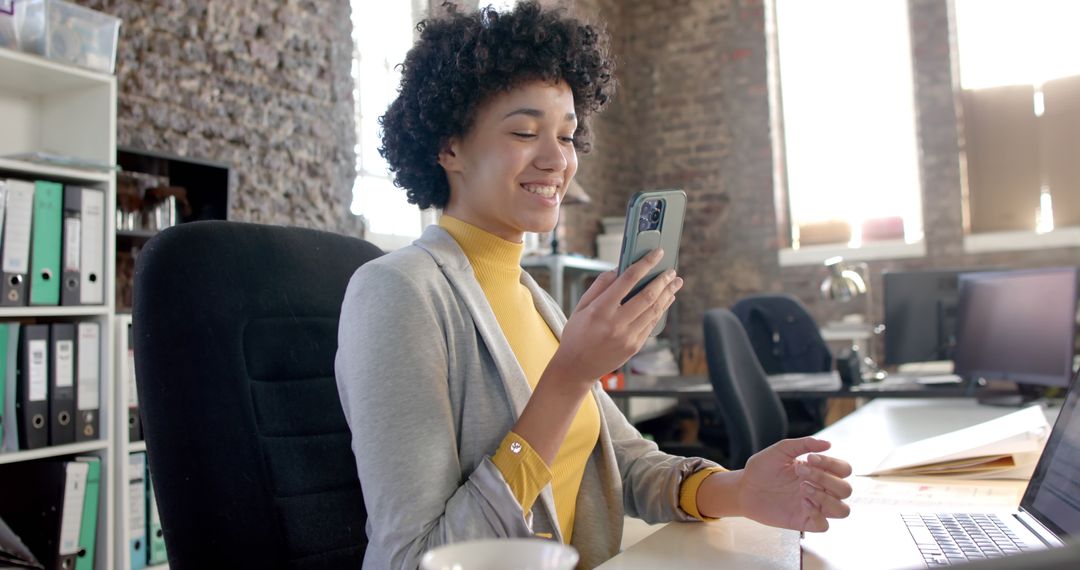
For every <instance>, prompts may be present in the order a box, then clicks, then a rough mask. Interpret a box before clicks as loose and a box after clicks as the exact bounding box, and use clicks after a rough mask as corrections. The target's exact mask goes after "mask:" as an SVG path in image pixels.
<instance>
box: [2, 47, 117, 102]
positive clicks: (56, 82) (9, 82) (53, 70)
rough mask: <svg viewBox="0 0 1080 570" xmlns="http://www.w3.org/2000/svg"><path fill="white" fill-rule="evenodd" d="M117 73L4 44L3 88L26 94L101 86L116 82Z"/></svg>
mask: <svg viewBox="0 0 1080 570" xmlns="http://www.w3.org/2000/svg"><path fill="white" fill-rule="evenodd" d="M113 79H114V78H113V76H112V75H108V74H105V73H95V72H93V71H89V70H86V69H82V68H80V67H75V66H72V65H66V64H63V63H59V62H56V61H53V60H51V59H46V58H44V57H41V56H39V55H34V54H29V53H23V52H19V51H14V50H10V49H6V48H0V89H6V90H9V91H13V92H18V93H23V94H26V95H51V94H55V93H58V92H64V91H72V90H76V89H84V88H87V87H99V86H102V85H109V84H111V83H112V82H113Z"/></svg>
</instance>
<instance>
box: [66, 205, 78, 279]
mask: <svg viewBox="0 0 1080 570" xmlns="http://www.w3.org/2000/svg"><path fill="white" fill-rule="evenodd" d="M64 238H65V239H66V240H67V243H65V244H64V271H78V270H79V263H80V261H81V259H82V258H81V257H80V253H82V252H81V250H80V247H79V241H80V239H81V238H82V220H80V219H79V218H65V219H64Z"/></svg>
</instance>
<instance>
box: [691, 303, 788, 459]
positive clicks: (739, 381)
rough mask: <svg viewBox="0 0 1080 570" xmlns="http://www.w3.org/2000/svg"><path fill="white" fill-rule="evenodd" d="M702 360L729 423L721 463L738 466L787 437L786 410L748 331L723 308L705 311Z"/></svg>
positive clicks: (725, 422) (718, 402)
mask: <svg viewBox="0 0 1080 570" xmlns="http://www.w3.org/2000/svg"><path fill="white" fill-rule="evenodd" d="M705 360H706V362H707V364H708V367H709V381H710V382H712V386H713V391H714V392H715V393H716V400H717V405H718V406H719V407H720V412H721V414H722V415H723V418H724V424H725V426H726V428H727V450H728V453H727V455H728V457H727V460H726V462H725V463H724V466H725V467H727V468H729V469H739V468H742V467H743V466H744V465H745V464H746V460H747V459H749V458H750V456H751V455H753V454H755V453H757V452H758V451H761V450H762V449H765V448H766V447H768V446H770V445H772V444H774V443H776V442H777V441H780V440H781V439H783V438H785V437H787V429H788V424H787V415H786V414H785V413H784V407H783V406H782V405H781V403H780V398H778V397H777V395H776V392H774V391H773V389H772V387H771V386H769V381H768V378H767V376H766V375H765V370H763V369H762V368H761V363H760V362H758V358H757V356H756V355H755V354H754V348H753V347H752V346H751V345H750V339H749V338H748V337H747V335H746V330H745V329H743V326H742V324H741V323H740V322H739V319H738V318H737V317H736V316H735V315H734V314H732V312H731V311H729V310H727V309H723V308H716V309H711V310H709V311H707V312H706V313H705Z"/></svg>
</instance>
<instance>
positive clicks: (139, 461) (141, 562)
mask: <svg viewBox="0 0 1080 570" xmlns="http://www.w3.org/2000/svg"><path fill="white" fill-rule="evenodd" d="M128 508H129V510H128V536H129V537H130V538H131V548H130V549H129V550H130V552H129V556H130V557H131V558H130V561H131V570H139V569H140V568H146V453H143V452H141V451H140V452H136V453H132V454H130V455H128Z"/></svg>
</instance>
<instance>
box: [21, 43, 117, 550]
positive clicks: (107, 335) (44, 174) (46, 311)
mask: <svg viewBox="0 0 1080 570" xmlns="http://www.w3.org/2000/svg"><path fill="white" fill-rule="evenodd" d="M30 152H48V153H51V154H57V155H64V156H69V157H74V158H78V159H82V160H85V161H93V162H99V163H105V164H112V163H113V162H114V161H115V156H116V78H115V77H114V76H112V75H106V74H101V73H94V72H91V71H86V70H83V69H79V68H76V67H71V66H68V65H64V64H61V63H56V62H53V61H50V60H47V59H44V58H42V57H38V56H34V55H28V54H24V53H20V52H16V51H12V50H8V49H3V48H0V155H4V156H6V155H11V154H16V153H30ZM0 178H22V179H26V180H51V181H55V182H61V183H64V184H75V185H81V186H86V187H93V188H98V189H101V190H104V191H105V204H107V205H111V204H115V203H116V179H115V173H113V172H107V171H92V170H82V169H78V168H67V167H56V166H48V165H41V164H37V163H33V162H26V161H20V160H11V159H0ZM113 218H114V214H113V208H111V207H107V208H106V209H105V212H104V219H105V229H106V231H105V232H104V242H105V243H103V244H102V247H103V248H104V260H105V267H104V270H105V272H104V275H105V280H106V281H105V293H104V295H105V299H104V300H105V303H104V304H103V305H98V306H85V307H4V308H0V321H14V320H19V321H24V322H25V321H29V320H33V319H38V320H40V321H42V322H50V321H55V320H71V321H83V322H96V323H98V324H99V325H100V326H101V343H100V344H101V353H100V363H101V369H100V371H99V374H100V378H101V386H100V394H101V399H100V406H101V408H100V412H99V422H100V426H101V430H100V439H98V440H95V441H89V442H81V443H74V444H68V445H60V446H54V447H46V448H42V449H34V450H26V451H18V452H9V453H0V469H3V468H4V467H5V466H6V465H10V464H13V463H18V462H24V461H31V460H36V459H45V458H59V457H72V456H75V455H96V456H98V457H99V458H100V459H101V487H100V502H99V512H98V530H97V542H96V546H95V549H94V555H95V567H96V568H99V569H102V570H104V569H112V568H121V567H123V568H126V567H127V566H126V564H124V565H121V564H117V563H116V562H117V561H118V559H117V557H116V552H115V551H114V545H115V544H116V543H117V541H118V540H119V538H118V537H117V536H116V534H117V533H116V531H115V529H116V525H115V524H114V521H115V520H116V517H117V514H116V511H115V505H116V490H117V488H118V486H117V485H118V482H119V481H120V480H121V479H120V478H119V476H120V473H118V470H117V466H118V465H121V464H122V462H121V461H119V459H120V458H121V456H123V455H124V454H121V453H118V450H123V449H125V448H124V447H118V440H117V436H118V434H117V433H115V432H116V430H115V429H114V427H113V426H114V425H115V420H114V414H115V413H116V410H115V409H114V408H113V405H114V402H115V398H114V397H113V395H114V393H115V383H114V381H113V378H114V374H113V358H112V356H113V354H114V350H113V341H112V339H113V338H114V335H113V333H112V325H113V319H112V315H113V312H114V309H115V308H114V297H115V294H114V292H113V291H114V284H113V276H114V275H115V273H116V268H115V255H114V251H115V248H116V246H115V235H114V234H113V232H112V231H111V230H112V228H113V227H115V223H114V220H113ZM124 435H125V436H126V433H125V434H124ZM125 443H126V442H125ZM123 458H125V459H126V457H123Z"/></svg>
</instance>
